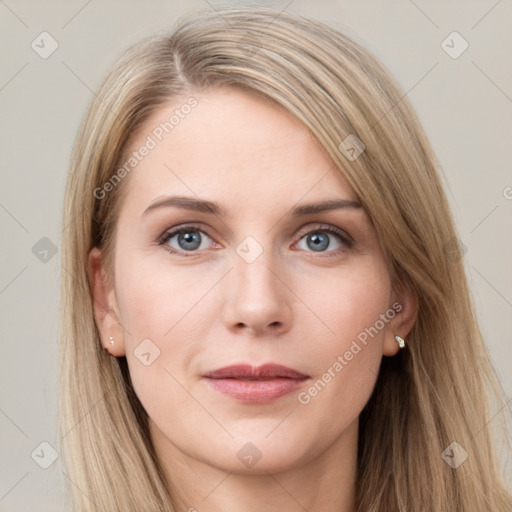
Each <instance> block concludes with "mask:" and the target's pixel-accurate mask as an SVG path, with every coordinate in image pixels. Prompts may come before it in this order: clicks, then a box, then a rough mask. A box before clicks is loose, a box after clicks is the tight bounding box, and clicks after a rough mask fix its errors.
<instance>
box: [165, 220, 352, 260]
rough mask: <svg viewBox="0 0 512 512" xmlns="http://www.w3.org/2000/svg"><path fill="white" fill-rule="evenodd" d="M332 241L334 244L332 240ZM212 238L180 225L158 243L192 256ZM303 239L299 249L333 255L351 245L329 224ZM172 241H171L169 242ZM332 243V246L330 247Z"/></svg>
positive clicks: (181, 254) (169, 249) (346, 238)
mask: <svg viewBox="0 0 512 512" xmlns="http://www.w3.org/2000/svg"><path fill="white" fill-rule="evenodd" d="M333 239H334V240H335V241H334V244H333V242H332V240H333ZM208 240H209V241H210V245H211V242H212V239H211V238H210V237H209V236H208V235H207V234H206V233H205V232H204V231H203V230H202V229H200V227H199V226H194V225H190V226H182V227H179V228H177V229H174V230H171V231H167V232H165V233H164V234H163V235H162V236H161V237H160V239H159V244H160V245H164V246H166V250H167V251H168V252H170V253H171V254H177V255H179V256H184V257H187V256H194V255H196V254H197V253H198V251H200V250H204V249H207V248H208V246H209V243H208ZM303 241H305V243H306V246H305V247H302V248H300V247H299V248H300V249H302V250H304V251H306V252H313V253H327V255H328V256H335V255H338V254H339V253H341V252H343V251H345V250H347V249H350V248H351V247H352V246H353V244H354V243H353V241H352V238H351V237H350V236H349V235H347V234H346V233H344V232H343V231H341V230H339V229H337V228H335V227H333V226H330V225H326V226H319V227H317V228H316V229H313V230H309V231H307V232H306V233H305V234H304V235H303V236H302V237H301V238H300V240H299V242H298V244H300V243H301V242H303ZM171 242H172V243H171ZM333 245H334V247H332V246H333Z"/></svg>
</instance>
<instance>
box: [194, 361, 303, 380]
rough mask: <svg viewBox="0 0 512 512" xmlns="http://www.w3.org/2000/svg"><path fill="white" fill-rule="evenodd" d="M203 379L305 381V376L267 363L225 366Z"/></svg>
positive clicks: (284, 367) (205, 375)
mask: <svg viewBox="0 0 512 512" xmlns="http://www.w3.org/2000/svg"><path fill="white" fill-rule="evenodd" d="M203 377H207V378H210V379H272V378H288V379H305V378H307V375H304V374H303V373H300V372H298V371H296V370H293V369H292V368H288V367H286V366H282V365H280V364H273V363H269V364H263V365H261V366H251V365H249V364H239V365H233V366H225V367H224V368H219V369H217V370H213V371H210V372H207V373H206V374H204V375H203Z"/></svg>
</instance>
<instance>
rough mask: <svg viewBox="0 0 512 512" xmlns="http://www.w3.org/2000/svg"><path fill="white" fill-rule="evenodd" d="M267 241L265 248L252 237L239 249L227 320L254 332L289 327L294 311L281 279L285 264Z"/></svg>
mask: <svg viewBox="0 0 512 512" xmlns="http://www.w3.org/2000/svg"><path fill="white" fill-rule="evenodd" d="M270 239H271V237H270V236H269V237H266V239H265V240H266V242H265V245H264V244H263V243H260V242H259V241H258V240H256V238H254V237H252V236H248V237H246V238H245V239H244V240H242V242H241V243H240V244H239V245H238V246H237V247H236V249H235V254H234V262H233V266H234V268H233V271H232V272H230V278H229V279H230V287H229V288H230V290H229V296H230V297H229V299H228V304H229V305H228V306H227V313H226V314H227V318H226V320H227V321H228V322H229V323H231V324H232V325H240V324H244V325H246V326H247V327H249V328H251V329H253V330H255V331H256V330H258V331H261V330H265V329H266V328H267V327H270V326H274V328H275V326H280V327H281V329H282V328H284V326H285V325H287V324H288V323H289V318H290V310H289V306H290V305H289V303H288V301H287V298H286V295H287V294H286V287H285V286H284V284H283V283H282V282H281V280H282V278H281V277H280V276H279V273H280V272H281V270H280V269H281V268H282V266H281V262H280V261H279V258H278V257H277V255H276V251H274V248H273V247H272V246H270V245H268V244H269V243H270V242H269V240H270Z"/></svg>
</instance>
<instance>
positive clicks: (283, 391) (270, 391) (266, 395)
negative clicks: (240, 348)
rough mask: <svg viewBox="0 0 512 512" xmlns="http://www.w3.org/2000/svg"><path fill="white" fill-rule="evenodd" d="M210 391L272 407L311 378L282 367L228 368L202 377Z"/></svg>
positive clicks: (276, 365) (270, 365) (246, 365)
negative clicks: (272, 404) (271, 404)
mask: <svg viewBox="0 0 512 512" xmlns="http://www.w3.org/2000/svg"><path fill="white" fill-rule="evenodd" d="M202 377H203V378H204V379H205V380H206V381H207V383H208V385H209V386H210V387H212V388H213V389H214V390H216V391H219V392H220V393H223V394H225V395H228V396H231V397H232V398H235V399H236V400H239V401H241V402H244V403H248V404H251V403H252V404H264V403H270V402H273V401H274V400H277V399H278V398H280V397H282V396H284V395H287V394H288V393H291V392H292V391H294V390H296V389H297V388H298V387H300V386H301V385H302V384H303V382H304V381H305V380H307V379H308V378H309V377H308V376H307V375H304V374H303V373H300V372H298V371H296V370H293V369H292V368H288V367H286V366H282V365H279V364H273V363H269V364H264V365H261V366H251V365H248V364H242V365H233V366H226V367H224V368H219V369H217V370H213V371H210V372H208V373H206V374H204V375H203V376H202Z"/></svg>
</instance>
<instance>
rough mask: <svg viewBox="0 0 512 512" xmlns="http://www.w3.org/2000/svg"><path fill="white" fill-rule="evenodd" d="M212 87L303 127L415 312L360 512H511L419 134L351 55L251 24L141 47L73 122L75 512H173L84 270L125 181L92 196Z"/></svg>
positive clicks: (68, 445) (480, 352)
mask: <svg viewBox="0 0 512 512" xmlns="http://www.w3.org/2000/svg"><path fill="white" fill-rule="evenodd" d="M213 86H224V87H236V88H238V89H240V90H243V91H246V92H248V93H250V94H256V95H258V96H259V97H262V98H265V99H266V100H268V101H271V102H273V103H274V104H276V105H278V106H280V107H281V108H283V109H285V110H286V111H288V112H290V113H291V114H292V115H294V116H295V117H296V118H298V119H299V120H300V121H302V122H303V123H304V124H305V125H306V126H307V127H308V128H309V130H310V131H311V133H312V135H313V136H314V137H316V139H318V141H319V142H320V143H321V145H322V146H323V147H324V148H325V150H326V151H327V153H328V154H329V155H330V157H331V158H332V160H333V162H334V163H335V164H336V167H337V172H340V173H342V175H343V176H344V177H345V179H346V180H347V181H348V182H349V184H350V185H351V186H352V187H353V189H354V190H355V193H356V194H357V196H358V198H359V200H360V201H361V203H362V205H363V207H364V208H365V209H366V211H367V213H368V214H369V216H370V218H371V219H372V221H373V223H374V226H375V229H376V231H377V233H378V236H379V239H380V241H381V244H382V247H383V250H384V253H385V255H386V258H387V260H388V263H389V265H390V269H391V270H392V274H393V278H394V282H395V284H396V286H403V287H405V288H407V289H409V290H412V291H413V292H414V294H415V296H416V297H417V299H418V302H419V313H418V317H417V321H416V323H415V325H414V327H413V329H412V331H411V333H410V334H409V336H408V340H407V349H406V350H403V351H401V352H400V353H399V355H398V356H396V357H393V358H387V357H384V358H383V361H382V365H381V369H380V374H379V377H378V380H377V383H376V386H375V390H374V392H373V394H372V396H371V398H370V400H369V402H368V404H367V405H366V407H365V408H364V410H363V412H362V413H361V416H360V430H359V447H358V467H357V505H358V511H360V512H363V511H364V512H384V511H386V512H387V511H391V510H393V511H408V512H409V511H411V512H412V511H429V512H434V511H435V512H439V511H450V512H452V511H453V512H455V511H457V512H465V511H468V512H469V511H471V512H474V511H476V510H492V511H493V512H509V511H510V510H511V509H512V499H511V496H510V495H509V493H508V492H507V490H506V488H505V485H504V484H503V483H502V481H501V480H500V467H499V464H498V461H497V458H496V455H495V453H496V452H495V447H494V445H493V433H492V431H491V429H492V428H493V427H494V426H497V425H499V424H500V423H501V422H500V421H499V420H500V419H501V418H502V416H503V415H502V414H501V415H498V416H496V417H495V418H494V419H492V418H493V417H492V410H491V407H492V406H493V407H495V408H496V410H498V409H497V408H498V407H500V406H501V405H502V403H503V401H502V400H503V398H502V392H501V389H500V386H499V382H498V380H497V379H496V377H495V374H494V370H493V368H492V365H491V364H490V362H489V357H488V354H487V351H486V348H485V346H484V343H483V340H482V336H481V333H480V331H479V328H478V325H477V322H476V315H475V311H474V309H473V305H472V301H471V297H470V294H469V290H468V285H467V281H466V276H465V271H464V265H463V260H462V255H461V253H460V251H459V248H458V245H457V235H456V230H455V227H454V221H453V218H452V215H451V212H450V209H449V205H448V203H447V200H446V197H445V195H444V192H443V187H442V183H441V179H440V172H441V171H440V166H439V164H438V162H437V160H436V157H435V155H434V153H433V151H432V149H431V147H430V145H429V143H428V141H427V139H426V136H425V134H424V131H423V129H422V127H421V125H420V123H419V122H418V120H417V118H416V115H415V113H414V111H413V109H412V107H411V105H410V104H409V102H408V100H407V97H406V96H405V95H404V93H403V92H402V90H401V89H400V87H399V86H398V85H397V84H396V83H395V81H394V80H393V79H392V78H391V77H390V75H389V73H388V72H387V71H386V70H385V68H384V67H383V66H382V65H381V64H380V63H379V62H378V61H377V60H376V59H375V58H374V57H373V56H372V55H371V54H369V53H368V52H367V51H366V50H365V49H364V48H363V47H361V45H359V44H357V43H355V42H354V41H352V40H351V39H350V38H348V37H347V36H345V35H343V34H342V33H340V32H339V31H338V30H336V29H334V28H331V27H329V26H327V25H326V24H323V23H320V22H317V21H313V20H310V19H307V18H303V17H300V16H298V15H293V14H289V13H286V12H282V13H280V14H279V15H278V14H277V12H276V11H274V10H272V9H268V8H261V7H260V8H258V7H251V8H246V7H232V8H229V7H226V8H223V9H222V10H217V11H215V12H213V11H207V12H199V13H196V14H195V15H193V16H189V17H188V18H186V19H183V20H182V21H181V23H180V24H179V25H178V27H177V28H176V29H175V30H174V31H173V33H172V34H171V35H170V36H169V35H167V36H162V35H158V36H155V37H150V38H147V39H145V40H144V41H142V42H139V43H137V44H135V45H133V47H131V48H130V49H129V50H128V51H127V52H126V53H125V54H124V55H123V57H122V58H121V59H120V60H119V62H118V63H117V64H116V65H115V67H114V69H113V70H112V71H111V72H110V73H109V75H108V76H107V78H106V79H105V80H104V82H103V84H102V85H101V86H100V88H99V90H98V91H97V94H96V96H95V98H94V99H93V101H92V103H91V105H90V107H89V109H88V111H87V113H86V115H85V117H84V120H83V122H82V125H81V128H80V131H79V133H78V136H77V139H76V143H75V147H74V151H73V156H72V161H71V168H70V173H69V178H68V183H67V188H66V196H65V205H64V224H65V229H64V231H63V240H62V301H61V314H62V325H61V395H60V434H61V440H62V443H61V449H62V452H63V455H64V459H65V467H66V473H65V474H66V476H67V478H68V479H69V482H70V485H69V487H70V490H71V494H72V496H73V502H74V507H75V510H77V511H80V512H86V511H91V512H92V511H98V510H101V511H102V512H111V511H122V512H128V511H144V512H151V511H157V510H158V511H172V510H173V507H172V501H171V492H170V491H169V489H168V488H167V487H166V485H165V483H164V479H163V475H162V471H161V468H160V467H159V464H158V460H157V457H156V455H155V453H154V450H153V447H152V444H151V439H150V436H149V433H148V427H147V415H146V412H145V411H144V409H143V407H142V405H141V404H140V402H139V400H138V398H137V396H136V394H135V393H134V390H133V388H132V386H131V382H130V376H129V372H128V369H127V364H126V360H125V358H124V357H120V358H114V357H111V356H110V355H108V354H106V353H105V351H104V349H103V348H102V344H101V342H100V339H99V335H98V330H97V327H96V325H95V321H94V316H93V305H92V301H93V299H92V293H91V287H90V280H89V275H88V271H87V257H88V253H89V251H90V250H91V248H92V247H95V246H98V247H102V248H103V249H104V251H105V252H106V254H107V258H108V257H111V255H112V250H113V247H112V241H113V239H114V236H113V235H114V232H115V226H116V216H117V212H118V208H119V204H120V201H121V197H122V196H121V193H122V191H123V189H124V188H125V186H126V182H127V181H128V180H129V177H126V178H125V179H124V180H123V181H122V182H121V183H119V184H117V185H116V186H115V187H113V189H112V191H110V192H109V193H108V194H105V197H102V198H100V199H99V198H98V197H96V196H97V195H98V194H97V193H96V194H95V190H97V189H98V187H102V186H103V185H104V184H105V183H106V182H107V181H108V180H109V179H111V177H112V176H113V175H114V174H115V173H116V171H117V169H118V166H119V165H121V163H122V162H123V158H124V157H125V152H126V148H127V147H128V145H129V142H130V137H131V136H132V135H133V134H134V133H135V132H136V130H137V129H138V128H139V127H140V126H141V125H142V123H144V121H145V120H147V119H148V117H149V116H150V115H151V114H152V113H153V112H155V110H156V109H158V107H159V106H161V105H163V104H164V103H167V102H168V101H169V100H171V99H173V98H177V97H180V98H182V97H186V96H187V95H189V96H190V95H192V94H193V91H194V90H196V91H197V90H205V89H207V88H209V87H213ZM349 136H351V137H354V136H355V137H357V139H359V140H360V141H362V142H363V144H364V146H365V149H364V151H363V152H362V153H361V154H360V155H359V157H358V158H355V159H354V158H348V157H349V156H350V155H349V154H347V153H346V151H344V150H343V148H344V147H345V146H344V145H343V141H345V140H346V138H347V137H349ZM348 140H356V139H348ZM340 144H341V145H340ZM133 172H137V171H136V169H135V170H134V171H133ZM490 397H492V400H490ZM493 410H494V409H493ZM453 442H456V443H458V445H460V447H461V448H462V449H463V450H465V452H467V454H468V456H467V459H466V460H464V462H463V463H462V464H460V466H458V467H457V468H454V467H452V466H451V465H450V464H448V463H447V462H445V460H443V457H442V454H443V452H445V449H447V447H449V446H450V445H451V448H448V450H452V451H451V452H450V451H449V452H448V453H449V454H450V455H451V456H452V457H453V453H454V452H453V449H454V445H452V443H453ZM456 450H459V448H458V447H456ZM458 453H463V452H458ZM178 491H179V490H178Z"/></svg>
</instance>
